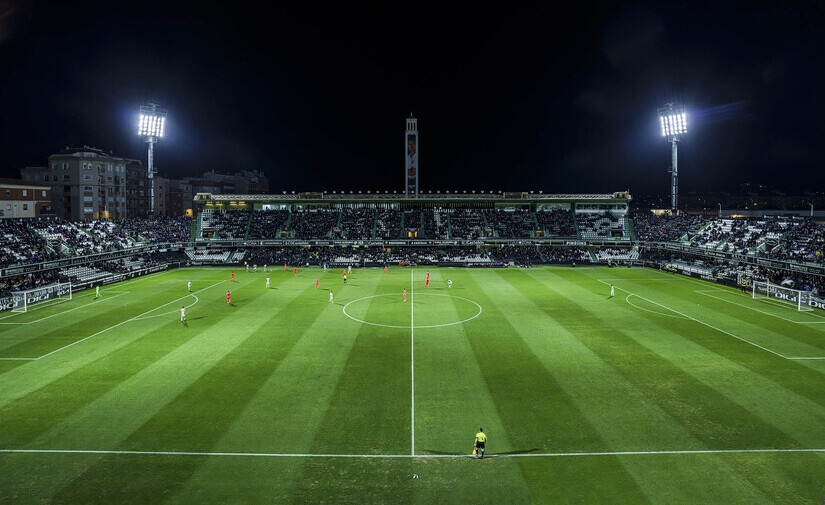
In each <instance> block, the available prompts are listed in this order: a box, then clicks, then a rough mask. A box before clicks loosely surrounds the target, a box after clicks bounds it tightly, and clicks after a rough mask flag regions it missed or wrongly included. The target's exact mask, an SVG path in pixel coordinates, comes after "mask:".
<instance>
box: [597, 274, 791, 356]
mask: <svg viewBox="0 0 825 505" xmlns="http://www.w3.org/2000/svg"><path fill="white" fill-rule="evenodd" d="M599 282H601V283H602V284H608V283H607V282H604V281H599ZM616 289H618V290H620V291H624V292H625V293H628V294H631V295H633V296H635V297H637V298H641V299H642V300H645V301H647V302H650V303H652V304H654V305H658V306H659V307H662V308H663V309H667V310H670V311H672V312H675V313H676V314H679V315H680V316H682V317H685V318H687V319H690V320H692V321H696V322H697V323H699V324H702V325H704V326H707V327H708V328H713V329H714V330H716V331H718V332H721V333H724V334H725V335H730V336H731V337H733V338H735V339H737V340H741V341H742V342H747V343H748V344H751V345H753V346H756V347H758V348H760V349H762V350H763V351H768V352H769V353H771V354H774V355H776V356H779V357H781V358H785V359H788V357H787V356H785V355H784V354H780V353H778V352H776V351H772V350H770V349H768V348H767V347H762V346H761V345H759V344H756V343H754V342H751V341H750V340H747V339H744V338H742V337H738V336H736V335H734V334H733V333H730V332H728V331H725V330H722V329H720V328H717V327H716V326H713V325H712V324H709V323H706V322H704V321H701V320H699V319H696V318H695V317H691V316H688V315H686V314H683V313H681V312H679V311H678V310H676V309H671V308H670V307H667V306H665V305H662V304H661V303H657V302H654V301H653V300H649V299H647V298H645V297H643V296H639V295H637V294H636V293H631V292H630V291H628V290H626V289H622V288H619V287H617V288H616Z"/></svg>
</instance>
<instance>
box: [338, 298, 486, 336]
mask: <svg viewBox="0 0 825 505" xmlns="http://www.w3.org/2000/svg"><path fill="white" fill-rule="evenodd" d="M433 296H443V297H447V298H454V299H456V300H461V302H460V303H461V305H466V306H467V307H468V308H470V309H471V310H470V312H475V314H474V315H472V316H469V317H465V318H463V319H461V320H460V321H448V320H446V318H444V317H440V316H441V314H440V313H439V311H438V307H439V306H440V305H441V304H442V303H443V302H441V301H436V300H437V299H433V300H432V301H430V300H428V301H425V302H421V301H419V302H416V303H415V304H414V305H412V303H413V302H412V300H413V298H415V299H418V298H419V297H433ZM389 297H394V299H389ZM373 298H379V299H380V301H378V302H379V303H380V304H381V306H380V307H379V308H382V309H383V308H385V309H386V310H383V311H382V319H384V318H385V319H384V321H368V320H366V314H365V313H366V311H367V310H368V309H369V308H370V307H371V306H372V305H373V304H374V303H376V302H374V301H370V303H364V302H365V301H367V300H372V299H373ZM434 302H435V303H434ZM456 305H457V306H456V309H459V310H460V309H461V307H460V306H459V305H458V304H456ZM362 307H363V308H362ZM402 309H403V310H402ZM343 311H344V315H345V316H347V317H348V318H350V319H352V320H353V321H358V322H359V323H363V324H370V325H373V326H383V327H385V328H439V327H442V326H452V325H455V324H461V323H466V322H467V321H470V320H473V319H475V318H477V317H478V316H480V315H481V305H479V304H477V303H476V302H474V301H472V300H469V299H467V298H462V297H460V296H454V295H445V294H441V293H417V294H415V296H414V297H412V296H411V297H410V301H407V302H405V301H404V299H403V297H402V295H399V294H395V293H388V294H383V295H371V296H365V297H363V298H358V299H357V300H353V301H351V302H349V303H348V304H346V305H344V309H343ZM402 318H404V319H406V320H407V321H412V324H397V323H399V322H400V321H401V320H402ZM418 321H421V323H423V324H418ZM394 323H395V324H394Z"/></svg>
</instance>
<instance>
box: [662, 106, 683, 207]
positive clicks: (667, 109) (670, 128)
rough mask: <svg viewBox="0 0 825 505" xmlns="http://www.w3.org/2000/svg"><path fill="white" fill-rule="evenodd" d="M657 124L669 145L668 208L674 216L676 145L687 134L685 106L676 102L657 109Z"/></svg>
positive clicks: (675, 205)
mask: <svg viewBox="0 0 825 505" xmlns="http://www.w3.org/2000/svg"><path fill="white" fill-rule="evenodd" d="M659 124H660V125H661V127H662V136H663V137H667V141H668V142H670V145H671V156H672V166H671V168H670V173H671V179H670V206H671V210H672V211H673V214H674V215H675V214H676V211H677V210H678V203H679V165H678V160H677V157H676V154H677V149H676V143H677V142H679V140H681V136H682V135H684V134H686V133H687V115H686V114H685V106H684V105H681V104H679V103H676V102H670V103H666V104H665V106H664V107H661V108H660V109H659Z"/></svg>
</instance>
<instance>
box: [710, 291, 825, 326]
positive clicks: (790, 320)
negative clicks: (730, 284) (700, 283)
mask: <svg viewBox="0 0 825 505" xmlns="http://www.w3.org/2000/svg"><path fill="white" fill-rule="evenodd" d="M708 292H711V293H715V291H712V290H710V289H705V290H702V289H697V290H695V291H694V293H699V294H700V295H703V296H709V297H711V298H716V299H717V300H721V301H723V302H726V303H731V304H733V305H739V306H740V307H744V308H746V309H750V310H754V311H756V312H761V313H762V314H765V315H768V316H772V317H776V318H778V319H782V320H783V321H788V322H789V323H796V324H823V323H825V321H794V320H793V319H788V318H787V317H782V316H779V315H776V314H771V313H770V312H765V311H764V310H759V309H757V308H754V307H749V306H747V305H744V304H741V303H736V302H732V301H730V300H725V299H724V298H721V297H718V296H713V295H711V294H709V293H708ZM783 308H788V307H783Z"/></svg>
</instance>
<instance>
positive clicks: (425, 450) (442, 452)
mask: <svg viewBox="0 0 825 505" xmlns="http://www.w3.org/2000/svg"><path fill="white" fill-rule="evenodd" d="M538 450H540V449H539V448H534V449H521V450H518V451H507V452H497V453H490V452H485V453H484V457H485V458H487V457H490V456H496V455H498V456H512V455H515V454H530V453H533V452H536V451H538ZM424 452H427V453H430V454H438V455H440V456H463V455H462V454H456V453H454V452H444V451H435V450H433V449H424ZM467 457H468V458H469V457H472V456H471V455H469V454H468V455H467Z"/></svg>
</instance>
